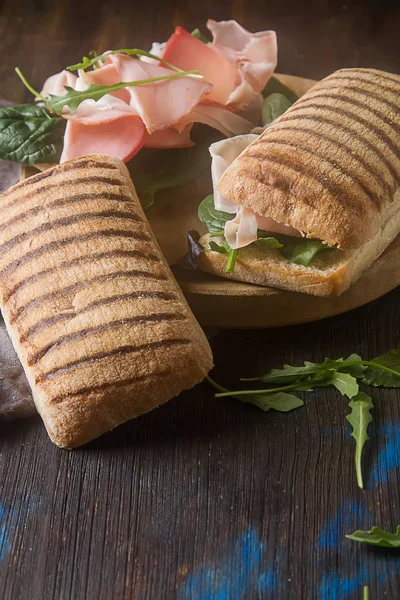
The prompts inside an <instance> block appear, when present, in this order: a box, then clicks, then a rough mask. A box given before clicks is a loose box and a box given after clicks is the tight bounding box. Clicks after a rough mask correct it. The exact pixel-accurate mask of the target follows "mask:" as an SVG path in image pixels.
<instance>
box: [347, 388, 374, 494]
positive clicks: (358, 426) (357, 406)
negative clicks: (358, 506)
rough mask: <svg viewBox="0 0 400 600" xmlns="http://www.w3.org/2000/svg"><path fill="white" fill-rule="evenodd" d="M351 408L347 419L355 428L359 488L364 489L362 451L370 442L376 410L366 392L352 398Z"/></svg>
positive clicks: (353, 432)
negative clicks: (373, 413) (368, 431)
mask: <svg viewBox="0 0 400 600" xmlns="http://www.w3.org/2000/svg"><path fill="white" fill-rule="evenodd" d="M349 406H350V408H351V413H350V414H349V415H347V417H346V419H347V420H348V422H349V423H350V425H351V426H352V427H353V431H352V434H351V435H352V436H353V438H354V439H355V441H356V452H355V456H354V460H355V465H356V473H357V483H358V487H359V488H361V489H363V488H364V482H363V476H362V466H361V459H362V451H363V448H364V444H365V442H366V441H367V440H369V437H368V434H367V429H368V425H369V424H370V423H371V421H372V415H371V410H372V409H373V408H374V404H373V402H372V398H371V397H370V396H368V395H367V394H364V392H359V393H358V394H357V395H356V396H354V397H353V398H352V400H351V402H350V404H349Z"/></svg>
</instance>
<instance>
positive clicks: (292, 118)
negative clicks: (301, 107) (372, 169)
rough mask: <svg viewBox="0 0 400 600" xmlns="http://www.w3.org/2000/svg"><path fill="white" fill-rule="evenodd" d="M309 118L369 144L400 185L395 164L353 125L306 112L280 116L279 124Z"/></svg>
mask: <svg viewBox="0 0 400 600" xmlns="http://www.w3.org/2000/svg"><path fill="white" fill-rule="evenodd" d="M307 120H308V121H313V122H314V123H321V124H324V123H329V125H332V126H334V127H336V128H337V129H341V130H343V131H345V132H346V133H348V134H349V135H351V136H353V137H354V138H355V139H356V140H357V141H359V142H360V143H362V144H364V145H365V146H367V147H368V148H369V150H370V151H371V152H372V153H373V154H375V155H376V156H377V157H378V158H379V159H380V161H381V162H382V163H383V164H384V165H385V166H386V168H387V170H388V171H389V173H390V175H391V177H392V179H393V181H394V182H395V183H396V184H397V185H400V176H399V175H398V173H397V172H396V171H395V169H394V167H393V165H391V164H390V162H389V161H388V160H387V158H386V156H385V155H384V154H383V153H382V152H381V151H380V149H379V148H377V147H376V146H374V145H373V144H371V142H370V141H369V140H367V139H366V138H364V137H363V136H362V135H360V134H359V133H358V132H357V131H355V130H354V129H352V128H351V127H348V126H347V125H343V123H337V122H336V121H334V120H331V119H328V118H327V117H326V116H324V117H318V116H317V115H307V114H305V115H294V116H291V115H287V116H285V115H284V116H283V117H280V118H279V126H280V125H281V124H282V123H286V122H288V121H307ZM277 125H278V123H277ZM254 143H255V142H253V144H254ZM392 187H393V186H392Z"/></svg>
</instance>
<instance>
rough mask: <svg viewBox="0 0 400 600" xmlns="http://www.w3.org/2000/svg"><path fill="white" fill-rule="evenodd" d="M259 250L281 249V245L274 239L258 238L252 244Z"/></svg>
mask: <svg viewBox="0 0 400 600" xmlns="http://www.w3.org/2000/svg"><path fill="white" fill-rule="evenodd" d="M254 244H256V245H257V246H259V247H260V248H264V249H265V250H267V249H269V248H282V247H283V244H281V243H280V242H278V240H277V239H276V238H274V237H259V238H258V240H257V241H256V242H254Z"/></svg>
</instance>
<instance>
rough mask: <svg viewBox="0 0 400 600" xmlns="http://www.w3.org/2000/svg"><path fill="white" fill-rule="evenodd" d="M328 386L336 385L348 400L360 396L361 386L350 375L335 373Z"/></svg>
mask: <svg viewBox="0 0 400 600" xmlns="http://www.w3.org/2000/svg"><path fill="white" fill-rule="evenodd" d="M327 384H328V385H334V386H335V388H336V389H337V390H339V392H340V393H341V394H342V395H343V396H347V397H348V398H353V397H354V396H357V394H358V390H359V386H358V383H357V379H356V378H355V377H353V375H350V374H349V373H340V372H338V371H334V372H333V373H332V376H331V378H330V379H329V380H328V382H327ZM360 393H362V392H360ZM364 395H365V394H364Z"/></svg>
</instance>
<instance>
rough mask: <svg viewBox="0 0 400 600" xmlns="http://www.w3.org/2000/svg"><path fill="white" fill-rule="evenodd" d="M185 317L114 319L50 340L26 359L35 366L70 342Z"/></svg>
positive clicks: (149, 316)
mask: <svg viewBox="0 0 400 600" xmlns="http://www.w3.org/2000/svg"><path fill="white" fill-rule="evenodd" d="M185 320H187V317H185V315H183V314H182V313H171V312H164V313H152V314H150V315H136V316H134V317H125V318H122V319H116V320H115V321H109V322H108V323H102V324H101V325H95V326H94V327H86V328H85V329H81V330H80V331H75V332H73V333H69V334H67V335H61V336H59V337H58V338H57V339H55V340H52V341H51V342H49V343H47V344H46V345H45V346H43V347H42V348H40V349H39V350H38V351H37V352H35V353H34V354H32V355H31V356H29V357H28V358H27V363H28V365H29V366H33V365H35V364H37V363H38V362H39V361H40V360H41V359H42V358H44V356H48V355H49V354H50V353H51V352H53V351H54V350H57V349H59V348H61V347H62V346H64V345H65V344H68V343H70V342H76V341H78V340H81V339H82V338H84V337H86V336H88V335H92V334H100V333H105V332H106V331H110V330H111V329H118V328H119V327H122V326H124V325H133V324H135V325H141V324H144V323H163V322H167V321H185Z"/></svg>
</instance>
